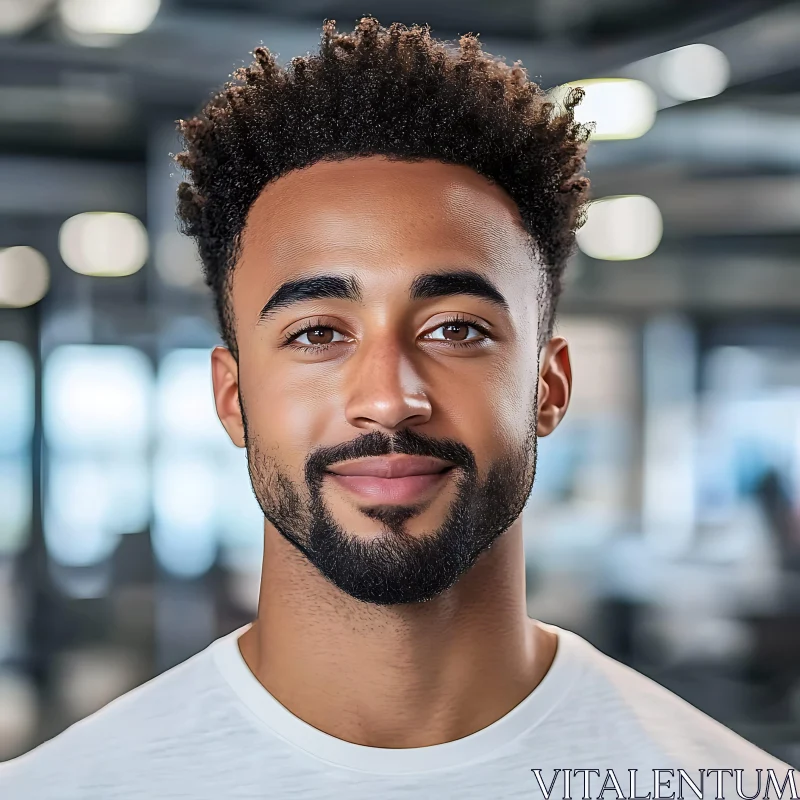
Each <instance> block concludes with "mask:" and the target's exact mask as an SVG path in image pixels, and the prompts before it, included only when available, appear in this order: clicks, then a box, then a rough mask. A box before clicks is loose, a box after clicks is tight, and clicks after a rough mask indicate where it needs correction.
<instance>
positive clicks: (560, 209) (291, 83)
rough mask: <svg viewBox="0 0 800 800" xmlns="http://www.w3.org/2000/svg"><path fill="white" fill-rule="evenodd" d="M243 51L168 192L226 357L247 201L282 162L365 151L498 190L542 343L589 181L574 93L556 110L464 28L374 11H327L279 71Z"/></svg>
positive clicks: (279, 171)
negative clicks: (534, 290)
mask: <svg viewBox="0 0 800 800" xmlns="http://www.w3.org/2000/svg"><path fill="white" fill-rule="evenodd" d="M253 54H254V56H255V60H254V61H253V63H252V64H251V65H250V66H248V67H243V68H241V69H238V70H236V71H235V72H234V73H233V75H232V76H231V77H232V80H231V81H230V82H229V83H227V84H226V85H225V86H224V87H223V89H222V91H220V92H219V93H218V94H216V95H215V96H214V97H213V98H212V99H211V100H210V101H209V102H208V104H207V105H206V106H205V108H204V109H203V110H202V112H201V113H200V114H199V115H198V116H196V117H194V118H192V119H188V120H180V121H179V123H178V124H179V129H180V131H181V133H182V135H183V140H184V144H185V147H186V150H185V151H184V152H182V153H179V154H178V155H177V156H176V157H175V159H176V161H177V162H178V164H179V165H180V166H181V167H183V169H184V170H186V172H187V173H188V174H187V177H188V178H189V181H188V182H187V181H184V182H182V183H181V184H180V187H179V189H178V218H179V220H180V222H181V229H182V232H183V233H185V234H187V235H189V236H192V237H195V238H196V241H197V245H198V250H199V254H200V258H201V260H202V262H203V269H204V274H205V279H206V282H207V283H208V285H209V286H210V287H211V289H212V292H213V296H214V301H215V305H216V310H217V314H218V317H219V323H220V327H221V333H222V337H223V340H224V342H225V344H226V345H227V346H228V347H229V348H230V349H231V351H232V352H233V354H234V355H235V356H237V348H236V340H235V336H234V326H233V322H234V317H233V310H232V308H231V301H230V288H231V280H232V276H233V268H234V265H235V262H236V260H237V258H238V249H239V246H240V239H241V233H242V231H243V229H244V226H245V221H246V217H247V214H248V211H249V209H250V207H251V205H252V203H253V202H254V201H255V199H256V198H257V196H258V195H259V194H260V192H261V191H262V189H263V188H264V187H265V186H266V185H267V184H268V183H269V182H271V181H274V180H276V179H277V178H279V177H281V176H282V175H285V174H286V173H288V172H289V171H291V170H295V169H300V168H303V167H307V166H310V165H311V164H313V163H315V162H317V161H320V160H323V159H344V158H352V157H357V156H366V155H383V156H386V157H389V158H396V159H401V160H405V161H418V160H424V159H434V160H437V161H440V162H444V163H449V164H459V165H464V166H468V167H471V168H472V169H474V170H475V171H476V172H478V173H479V174H481V175H483V176H484V177H486V178H487V179H488V180H490V181H491V182H493V183H496V184H498V185H499V186H501V187H503V188H504V189H505V190H506V191H507V192H508V194H509V195H510V196H511V198H512V199H513V200H514V201H515V203H516V204H517V206H518V207H519V211H520V214H521V217H522V220H523V223H524V226H525V229H526V230H527V231H528V233H529V234H530V237H531V244H532V247H533V248H534V249H533V252H534V253H535V254H536V256H537V259H538V261H539V263H540V264H541V265H542V267H543V269H542V275H543V276H544V280H543V281H541V284H540V288H539V292H540V297H541V298H542V300H543V312H542V324H541V325H540V337H539V338H540V343H544V342H545V341H546V340H547V339H549V338H550V336H552V326H553V320H554V314H555V306H556V301H557V299H558V296H559V294H560V292H561V284H562V280H561V279H562V274H563V271H564V266H565V263H566V260H567V258H568V256H569V255H570V253H571V251H572V247H573V243H574V236H575V230H576V228H577V227H579V226H580V225H581V224H582V222H583V219H584V212H585V203H586V200H587V196H588V189H589V180H588V178H587V177H585V176H584V175H582V174H581V173H582V171H583V168H584V162H585V155H586V143H587V140H588V136H589V129H588V128H587V127H586V126H583V125H580V124H578V123H577V122H576V121H575V119H574V107H575V105H576V104H577V103H578V102H579V101H580V99H581V97H582V92H581V90H579V89H575V90H573V91H572V92H570V93H569V94H568V95H567V99H566V101H564V102H563V103H562V104H561V105H560V106H555V105H554V104H553V103H552V102H550V101H549V99H548V96H547V94H546V93H545V92H544V91H543V90H542V89H541V88H540V87H539V86H538V85H537V84H536V83H534V82H532V81H530V80H528V78H527V74H526V72H525V70H524V69H523V67H522V66H521V65H520V64H519V63H515V64H514V65H513V66H509V65H507V64H506V63H505V62H503V61H502V60H500V59H497V58H494V57H492V56H490V55H488V54H486V53H484V52H483V51H482V49H481V46H480V44H479V42H478V40H477V38H476V36H474V35H472V34H469V35H465V36H462V37H461V39H460V40H459V43H458V45H457V46H456V45H455V44H451V43H447V42H443V41H440V40H437V39H434V38H433V37H432V36H431V35H430V30H429V27H428V26H418V25H414V26H412V27H406V26H405V25H401V24H399V23H394V24H392V25H390V26H389V27H388V28H383V27H381V25H380V23H379V22H378V21H377V20H376V19H374V18H373V17H363V18H362V19H361V20H359V21H358V23H357V24H356V27H355V30H354V31H353V32H352V33H346V34H343V33H337V31H336V22H335V21H333V20H327V21H326V22H325V24H324V26H323V31H322V37H321V43H320V48H319V52H318V53H313V54H308V55H306V56H302V57H297V58H294V59H292V61H291V62H290V63H289V64H288V65H287V66H286V67H285V68H283V67H280V66H279V65H278V64H277V63H276V61H275V58H274V56H273V54H272V53H270V52H269V51H268V50H267V48H265V47H258V48H256V49H255V50H254V51H253Z"/></svg>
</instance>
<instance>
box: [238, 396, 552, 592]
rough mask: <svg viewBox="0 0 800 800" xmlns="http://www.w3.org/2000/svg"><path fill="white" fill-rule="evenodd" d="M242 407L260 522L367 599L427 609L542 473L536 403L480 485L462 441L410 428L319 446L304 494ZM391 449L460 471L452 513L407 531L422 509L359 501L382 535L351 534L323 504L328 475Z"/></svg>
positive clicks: (513, 515)
mask: <svg viewBox="0 0 800 800" xmlns="http://www.w3.org/2000/svg"><path fill="white" fill-rule="evenodd" d="M242 409H243V411H242V417H243V422H244V436H245V446H246V449H247V465H248V471H249V473H250V482H251V484H252V487H253V492H254V494H255V496H256V500H257V501H258V504H259V506H260V507H261V510H262V512H263V514H264V516H265V517H266V518H267V519H268V520H269V522H271V523H272V525H273V526H274V527H275V529H276V530H277V531H278V532H279V533H280V534H281V535H282V536H283V537H284V538H285V539H286V540H287V541H289V542H290V543H291V544H292V545H294V546H295V547H296V548H297V550H299V551H300V552H301V553H302V554H303V555H304V556H305V557H306V558H307V559H308V560H309V561H310V562H311V563H312V564H313V565H314V566H315V567H316V568H317V570H318V571H319V572H320V573H321V574H322V575H323V576H324V577H325V578H326V579H327V580H328V581H330V582H331V583H332V584H333V585H334V586H336V587H337V588H339V589H340V590H341V591H343V592H345V593H346V594H348V595H350V596H351V597H353V598H355V599H356V600H360V601H362V602H365V603H371V604H374V605H381V606H386V605H396V604H408V603H421V602H426V601H429V600H432V599H433V598H434V597H436V596H437V595H439V594H441V593H442V592H444V591H446V590H447V589H449V588H450V587H452V586H453V585H454V584H455V583H456V582H457V581H458V580H459V578H460V577H461V576H462V575H464V574H465V573H466V572H467V571H468V570H469V569H470V568H471V567H472V565H473V564H474V563H475V562H476V561H477V559H478V557H479V556H480V555H481V554H482V553H484V552H486V551H487V550H489V548H490V547H491V546H492V544H493V543H494V542H495V541H497V539H499V538H500V536H501V535H502V534H503V533H505V531H507V530H508V528H509V527H510V526H511V524H512V523H513V522H514V521H515V520H516V519H517V518H518V517H519V515H520V514H521V513H522V510H523V508H524V507H525V504H526V503H527V501H528V497H529V496H530V493H531V489H532V487H533V482H534V479H535V475H536V455H537V446H536V445H537V439H536V419H537V409H536V402H535V401H534V402H533V404H532V406H531V408H530V410H529V415H528V421H527V434H526V437H525V440H524V442H522V443H520V444H519V445H518V446H517V447H516V448H511V449H510V450H509V451H507V452H506V453H504V454H503V455H502V456H501V457H500V458H498V459H497V460H495V461H494V462H493V463H491V464H490V466H489V468H488V470H487V472H486V477H485V478H483V479H480V478H479V474H478V469H477V467H476V461H475V457H474V455H473V453H472V451H471V450H470V449H469V448H468V447H466V446H465V445H464V444H462V443H460V442H458V441H456V440H453V439H433V438H431V437H429V436H427V435H425V434H422V433H420V432H418V431H415V430H413V429H412V428H405V429H402V430H400V431H397V432H396V433H394V434H391V435H389V434H386V433H383V432H382V431H371V432H370V433H366V434H363V435H361V436H359V437H358V438H357V439H355V440H353V441H350V442H345V443H343V444H340V445H336V446H334V447H327V448H318V449H316V450H314V451H313V452H312V453H311V454H310V455H309V456H308V458H307V459H306V463H305V469H304V477H305V487H303V488H304V491H302V490H301V489H300V488H299V487H298V486H297V485H296V484H295V483H294V482H293V481H292V480H291V478H290V477H289V476H288V475H287V473H286V472H285V471H284V470H283V469H282V468H281V467H280V465H279V464H278V463H277V461H276V460H275V459H273V458H271V457H270V456H268V455H267V454H266V452H265V451H264V450H263V449H262V448H261V447H260V446H259V441H258V438H257V437H254V436H252V435H250V433H249V431H248V425H247V420H246V419H245V418H244V406H243V405H242ZM391 453H403V454H406V455H420V456H432V457H434V458H440V459H444V460H446V461H451V462H453V464H455V465H456V466H455V468H454V469H453V476H454V477H455V479H456V496H455V498H454V500H453V501H452V502H451V505H450V508H449V510H448V512H447V516H446V517H445V519H444V521H443V522H442V524H441V525H440V526H439V527H438V528H437V529H435V530H433V531H429V532H426V533H424V534H419V535H411V534H409V533H408V532H407V531H406V530H405V524H406V522H407V521H408V520H409V519H411V518H412V517H414V516H415V515H417V514H418V513H420V511H421V510H422V509H423V505H395V504H393V505H362V506H360V511H361V513H363V514H364V515H365V516H366V517H369V518H370V519H374V520H376V521H378V522H380V523H381V524H382V526H383V527H382V530H381V533H380V534H379V535H377V536H375V537H373V538H370V539H363V538H361V537H359V536H357V535H353V534H350V533H348V532H347V531H346V530H344V529H343V528H342V526H341V525H339V523H338V522H337V521H336V519H335V518H334V517H333V515H332V514H331V512H330V510H329V509H328V508H327V506H326V505H325V502H324V499H323V494H322V484H323V481H324V477H325V474H326V470H327V469H328V468H329V467H331V466H332V465H334V464H335V463H337V462H340V461H347V460H350V459H355V458H368V457H374V456H386V455H389V454H391Z"/></svg>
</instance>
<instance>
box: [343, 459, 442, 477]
mask: <svg viewBox="0 0 800 800" xmlns="http://www.w3.org/2000/svg"><path fill="white" fill-rule="evenodd" d="M452 466H454V464H453V463H452V462H450V461H443V460H442V459H440V458H431V457H430V456H406V455H399V456H381V457H379V458H361V459H357V460H354V461H345V462H343V463H341V464H337V465H335V466H333V467H331V468H330V469H329V470H328V472H332V473H333V474H334V475H347V476H359V477H371V478H390V479H396V478H407V477H411V476H417V475H436V474H439V473H441V472H443V471H444V470H446V469H449V468H450V467H452Z"/></svg>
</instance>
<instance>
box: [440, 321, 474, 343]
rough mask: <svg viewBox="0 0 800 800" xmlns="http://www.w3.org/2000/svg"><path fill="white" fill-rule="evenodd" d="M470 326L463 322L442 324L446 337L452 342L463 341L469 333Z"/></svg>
mask: <svg viewBox="0 0 800 800" xmlns="http://www.w3.org/2000/svg"><path fill="white" fill-rule="evenodd" d="M469 327H470V326H469V325H464V324H462V323H450V324H448V325H442V330H443V332H444V338H445V339H449V340H450V341H451V342H460V341H463V340H464V339H466V338H467V336H468V335H469Z"/></svg>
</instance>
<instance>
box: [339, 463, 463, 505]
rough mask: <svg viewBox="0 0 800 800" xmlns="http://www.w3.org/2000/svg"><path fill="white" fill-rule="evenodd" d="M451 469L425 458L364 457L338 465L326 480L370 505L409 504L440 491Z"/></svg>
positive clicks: (444, 464)
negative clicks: (328, 479) (370, 503)
mask: <svg viewBox="0 0 800 800" xmlns="http://www.w3.org/2000/svg"><path fill="white" fill-rule="evenodd" d="M454 466H455V465H454V464H452V463H451V462H449V461H442V460H441V459H438V458H428V457H425V456H397V457H389V458H367V459H360V460H358V461H349V462H344V463H343V464H338V465H336V467H334V468H332V469H330V470H329V471H328V477H329V478H330V479H331V480H333V481H334V482H335V483H336V484H337V485H339V486H341V487H342V488H344V489H347V490H348V491H350V492H352V493H353V494H355V495H358V496H359V497H361V498H362V499H364V500H368V501H370V502H372V503H383V504H390V503H410V502H415V501H418V500H420V499H423V498H424V497H425V495H428V494H432V493H433V491H434V490H436V489H438V488H440V487H441V486H442V485H443V484H444V483H445V481H447V480H449V478H448V476H449V473H450V472H451V471H452V469H453V467H454Z"/></svg>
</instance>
